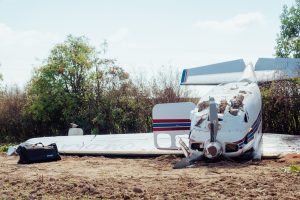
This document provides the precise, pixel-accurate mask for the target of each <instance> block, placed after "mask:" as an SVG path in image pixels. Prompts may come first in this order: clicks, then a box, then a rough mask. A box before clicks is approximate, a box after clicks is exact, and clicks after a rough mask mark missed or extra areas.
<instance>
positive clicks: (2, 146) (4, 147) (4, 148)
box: [0, 143, 15, 152]
mask: <svg viewBox="0 0 300 200" xmlns="http://www.w3.org/2000/svg"><path fill="white" fill-rule="evenodd" d="M14 145H15V144H10V143H8V144H0V152H7V150H8V148H9V147H10V146H14Z"/></svg>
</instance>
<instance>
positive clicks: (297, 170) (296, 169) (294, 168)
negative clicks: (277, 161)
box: [289, 165, 300, 173]
mask: <svg viewBox="0 0 300 200" xmlns="http://www.w3.org/2000/svg"><path fill="white" fill-rule="evenodd" d="M289 170H290V172H292V173H300V166H299V165H290V166H289Z"/></svg>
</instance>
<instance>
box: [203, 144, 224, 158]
mask: <svg viewBox="0 0 300 200" xmlns="http://www.w3.org/2000/svg"><path fill="white" fill-rule="evenodd" d="M221 153H222V146H221V144H220V143H219V142H210V143H208V145H207V146H206V147H205V148H204V154H205V156H206V157H207V158H210V159H213V158H216V157H218V156H219V155H221Z"/></svg>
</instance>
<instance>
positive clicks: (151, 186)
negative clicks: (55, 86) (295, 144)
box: [0, 154, 300, 199]
mask: <svg viewBox="0 0 300 200" xmlns="http://www.w3.org/2000/svg"><path fill="white" fill-rule="evenodd" d="M299 158H300V157H299V155H298V156H297V155H296V156H290V157H285V158H282V159H280V160H263V161H261V162H247V163H236V162H230V161H220V162H217V163H207V162H201V163H198V164H197V165H195V166H193V167H192V168H187V169H176V170H175V169H172V165H173V164H174V163H175V162H176V161H178V160H180V158H179V157H174V156H161V157H156V158H147V159H145V158H143V159H142V158H139V159H138V158H134V159H133V158H131V159H129V158H127V159H126V158H105V157H76V156H62V160H61V161H58V162H51V163H40V164H31V165H18V164H16V163H17V160H18V157H16V156H13V157H7V156H6V155H5V154H1V155H0V199H242V198H243V199H300V174H299V173H290V172H288V170H287V169H288V166H289V165H290V163H295V162H300V159H299Z"/></svg>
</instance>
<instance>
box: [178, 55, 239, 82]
mask: <svg viewBox="0 0 300 200" xmlns="http://www.w3.org/2000/svg"><path fill="white" fill-rule="evenodd" d="M244 69H245V62H244V60H243V59H239V60H233V61H228V62H223V63H217V64H212V65H206V66H202V67H195V68H191V69H184V70H183V73H182V77H181V85H218V84H220V83H229V82H235V81H238V80H239V79H240V77H241V76H242V73H243V71H244Z"/></svg>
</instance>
